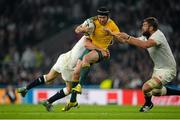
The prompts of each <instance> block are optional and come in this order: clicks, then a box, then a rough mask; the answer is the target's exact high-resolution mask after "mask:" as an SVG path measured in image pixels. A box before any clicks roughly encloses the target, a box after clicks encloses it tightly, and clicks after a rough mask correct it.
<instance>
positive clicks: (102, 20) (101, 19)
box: [98, 15, 108, 25]
mask: <svg viewBox="0 0 180 120" xmlns="http://www.w3.org/2000/svg"><path fill="white" fill-rule="evenodd" d="M98 21H99V23H100V24H101V25H105V24H106V23H107V21H108V17H107V16H104V15H98Z"/></svg>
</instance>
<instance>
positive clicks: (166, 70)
mask: <svg viewBox="0 0 180 120" xmlns="http://www.w3.org/2000/svg"><path fill="white" fill-rule="evenodd" d="M107 31H108V32H109V33H110V34H112V35H114V36H116V37H117V38H118V39H119V40H120V41H121V42H124V43H128V44H131V45H135V46H137V47H141V48H144V49H147V50H148V52H149V54H150V57H151V59H152V61H153V63H154V68H153V74H152V77H151V79H150V80H148V81H147V82H145V83H144V84H143V87H142V91H143V93H144V97H145V103H144V105H143V106H142V107H141V109H140V112H147V111H149V110H150V109H151V108H152V107H153V103H152V101H151V98H152V95H153V96H162V95H180V91H179V90H177V89H174V88H169V87H167V86H165V85H166V84H167V83H169V82H171V81H172V80H173V78H175V76H176V72H177V71H176V62H175V59H174V56H173V54H172V51H171V49H170V47H169V44H168V42H167V40H166V37H165V36H164V34H163V33H162V32H161V31H160V30H159V29H158V21H157V19H156V18H154V17H148V18H146V19H144V21H143V26H142V33H143V36H142V37H139V38H135V37H133V36H130V35H128V34H126V33H113V32H111V31H110V30H108V29H107ZM142 71H143V70H142Z"/></svg>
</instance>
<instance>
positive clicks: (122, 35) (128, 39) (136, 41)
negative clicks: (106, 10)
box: [118, 33, 157, 48]
mask: <svg viewBox="0 0 180 120" xmlns="http://www.w3.org/2000/svg"><path fill="white" fill-rule="evenodd" d="M118 36H119V40H123V41H125V42H126V43H128V44H131V45H135V46H137V47H141V48H150V47H152V46H156V45H157V43H156V41H155V40H153V39H148V40H146V41H142V40H140V39H139V38H135V37H133V36H130V35H128V34H127V33H120V34H119V35H118Z"/></svg>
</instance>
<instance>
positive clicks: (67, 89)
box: [63, 86, 71, 95]
mask: <svg viewBox="0 0 180 120" xmlns="http://www.w3.org/2000/svg"><path fill="white" fill-rule="evenodd" d="M63 92H64V94H65V95H69V94H70V93H71V87H68V86H67V87H65V88H63Z"/></svg>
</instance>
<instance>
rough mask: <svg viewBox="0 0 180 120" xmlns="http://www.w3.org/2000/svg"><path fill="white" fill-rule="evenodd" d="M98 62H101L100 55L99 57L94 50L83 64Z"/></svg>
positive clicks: (85, 58) (85, 57)
mask: <svg viewBox="0 0 180 120" xmlns="http://www.w3.org/2000/svg"><path fill="white" fill-rule="evenodd" d="M98 60H99V55H98V52H97V51H95V50H92V51H91V52H89V53H88V54H87V55H85V56H84V58H83V62H88V63H95V62H97V61H98Z"/></svg>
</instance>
